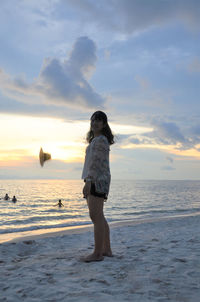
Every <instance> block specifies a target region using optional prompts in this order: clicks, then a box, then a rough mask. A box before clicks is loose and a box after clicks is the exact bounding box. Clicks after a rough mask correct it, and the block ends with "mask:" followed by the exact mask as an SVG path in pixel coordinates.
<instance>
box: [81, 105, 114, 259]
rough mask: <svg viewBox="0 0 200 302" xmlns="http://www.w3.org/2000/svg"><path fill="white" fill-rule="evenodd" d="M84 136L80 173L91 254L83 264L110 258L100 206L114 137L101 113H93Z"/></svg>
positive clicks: (105, 194)
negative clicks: (91, 228)
mask: <svg viewBox="0 0 200 302" xmlns="http://www.w3.org/2000/svg"><path fill="white" fill-rule="evenodd" d="M90 122H91V123H90V130H89V132H88V133H87V142H88V143H89V145H88V146H87V148H86V155H85V162H84V167H83V172H82V179H84V182H85V185H84V187H83V197H84V198H86V200H87V205H88V209H89V214H90V218H91V220H92V222H93V224H94V243H95V246H94V251H93V253H92V254H91V255H89V256H87V257H85V258H83V260H84V261H85V262H91V261H101V260H103V259H104V256H108V257H112V251H111V247H110V230H109V226H108V223H107V221H106V219H105V217H104V213H103V207H104V202H105V201H106V200H107V198H108V193H109V187H110V180H111V175H110V165H109V151H110V145H111V144H113V143H114V136H113V134H112V131H111V129H110V127H109V125H108V120H107V116H106V114H105V113H104V112H102V111H96V112H94V113H93V115H92V116H91V119H90Z"/></svg>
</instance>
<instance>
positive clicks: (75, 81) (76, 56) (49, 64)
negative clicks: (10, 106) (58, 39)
mask: <svg viewBox="0 0 200 302" xmlns="http://www.w3.org/2000/svg"><path fill="white" fill-rule="evenodd" d="M96 59H97V58H96V46H95V44H94V42H93V41H92V40H90V39H89V38H88V37H80V38H79V39H77V41H76V43H75V44H74V46H73V49H72V51H71V54H70V56H69V58H68V59H66V60H65V61H61V60H59V59H57V58H47V59H45V60H44V63H43V66H42V69H41V71H40V74H39V77H38V78H36V79H35V81H34V82H33V83H31V84H29V83H28V82H27V81H26V79H25V78H24V77H21V76H18V77H15V78H14V79H12V77H11V76H9V75H8V74H6V73H5V72H4V71H3V70H0V87H1V88H2V93H4V94H5V95H7V96H9V97H13V98H14V99H17V101H20V102H24V103H29V104H53V105H56V106H57V105H62V106H63V105H68V106H70V107H75V108H77V107H78V108H88V109H89V108H96V107H98V106H102V107H103V104H104V99H103V98H102V97H101V96H100V95H99V94H98V93H96V92H95V90H94V89H93V87H92V86H91V85H90V84H89V82H88V78H89V76H90V75H91V72H92V71H93V70H94V68H95V63H96Z"/></svg>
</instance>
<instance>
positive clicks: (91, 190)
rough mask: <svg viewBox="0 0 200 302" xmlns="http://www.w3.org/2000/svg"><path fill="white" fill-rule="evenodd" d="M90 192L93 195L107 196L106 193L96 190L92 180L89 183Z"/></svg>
mask: <svg viewBox="0 0 200 302" xmlns="http://www.w3.org/2000/svg"><path fill="white" fill-rule="evenodd" d="M90 194H91V195H93V196H97V197H102V198H104V199H107V198H108V196H107V194H106V193H99V192H96V188H95V184H94V183H93V182H92V183H91V189H90Z"/></svg>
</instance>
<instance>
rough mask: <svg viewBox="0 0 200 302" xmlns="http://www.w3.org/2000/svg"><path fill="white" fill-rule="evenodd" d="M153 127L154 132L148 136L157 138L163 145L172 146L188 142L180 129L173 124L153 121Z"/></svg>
mask: <svg viewBox="0 0 200 302" xmlns="http://www.w3.org/2000/svg"><path fill="white" fill-rule="evenodd" d="M152 125H153V127H154V131H152V132H150V133H149V134H148V136H149V137H152V138H155V139H156V140H157V142H159V143H161V144H164V145H170V144H176V143H186V142H187V139H186V138H185V137H184V135H183V134H182V133H181V130H180V129H179V127H178V126H177V125H176V124H175V123H173V122H163V121H153V123H152Z"/></svg>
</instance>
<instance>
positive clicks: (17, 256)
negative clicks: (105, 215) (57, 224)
mask: <svg viewBox="0 0 200 302" xmlns="http://www.w3.org/2000/svg"><path fill="white" fill-rule="evenodd" d="M129 224H130V225H127V223H126V225H125V226H122V225H121V226H118V227H116V226H115V227H112V228H111V242H112V249H113V254H114V257H113V258H107V257H106V258H105V259H104V261H102V262H92V263H84V262H81V261H80V257H81V256H84V255H87V254H88V253H91V252H92V248H93V232H92V229H90V230H88V229H86V230H85V232H77V233H74V231H73V233H71V234H70V233H69V232H68V233H62V232H61V233H57V234H56V236H55V234H54V236H51V235H50V234H48V236H50V237H46V238H44V237H34V238H33V237H32V238H29V239H27V238H24V239H23V240H20V241H19V240H18V241H16V242H10V243H9V242H7V243H4V244H0V272H1V274H0V302H3V301H8V302H18V301H20V302H21V301H27V302H32V301H48V302H59V301H62V302H65V301H81V302H83V301H84V302H86V301H87V302H88V301H97V302H98V301H104V302H105V301H107V302H111V301H115V302H116V301H120V302H122V301H134V302H137V301H140V302H143V301H162V302H163V301H180V302H188V301H191V302H198V301H200V298H199V297H200V216H188V217H180V218H170V219H163V220H158V221H152V222H145V223H140V224H138V223H137V224H134V223H133V224H131V223H129ZM82 231H83V230H82Z"/></svg>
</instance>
